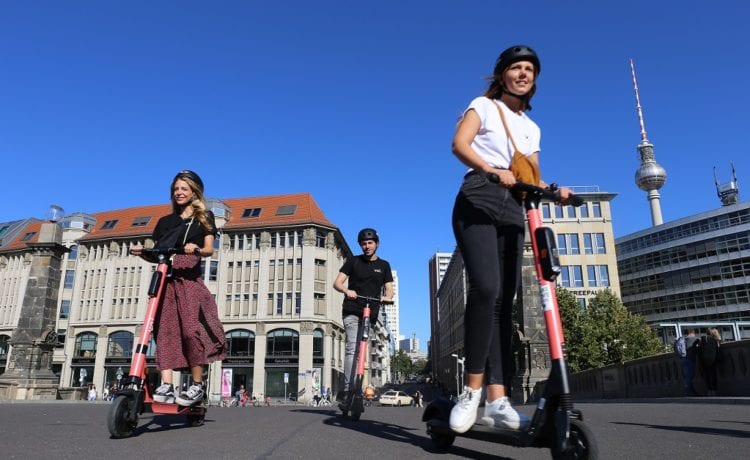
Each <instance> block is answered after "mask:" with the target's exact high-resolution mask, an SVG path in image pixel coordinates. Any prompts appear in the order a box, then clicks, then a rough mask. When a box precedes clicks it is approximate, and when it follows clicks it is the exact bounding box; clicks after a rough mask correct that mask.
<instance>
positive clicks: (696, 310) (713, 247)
mask: <svg viewBox="0 0 750 460" xmlns="http://www.w3.org/2000/svg"><path fill="white" fill-rule="evenodd" d="M615 245H616V251H617V264H618V267H619V272H620V290H621V295H622V300H623V302H624V304H625V305H626V306H627V307H628V309H629V310H630V311H632V312H634V313H638V314H640V315H642V316H643V317H644V318H645V319H646V321H647V322H648V323H649V324H651V325H653V326H655V327H656V328H657V329H659V330H660V332H661V334H662V336H663V338H664V340H665V341H669V340H671V339H672V338H673V337H674V335H675V333H676V332H677V331H679V330H681V329H684V326H688V325H690V326H692V327H697V328H698V329H703V331H704V332H705V329H706V328H708V327H718V328H719V329H721V330H722V334H723V335H724V337H725V338H727V339H738V338H750V202H744V203H735V204H731V205H728V206H723V207H721V208H719V209H716V210H713V211H708V212H704V213H700V214H696V215H693V216H689V217H685V218H682V219H678V220H675V221H672V222H667V223H665V224H662V225H657V226H655V227H651V228H648V229H645V230H641V231H638V232H635V233H632V234H630V235H627V236H624V237H621V238H618V239H617V240H616V242H615ZM668 343H669V342H668Z"/></svg>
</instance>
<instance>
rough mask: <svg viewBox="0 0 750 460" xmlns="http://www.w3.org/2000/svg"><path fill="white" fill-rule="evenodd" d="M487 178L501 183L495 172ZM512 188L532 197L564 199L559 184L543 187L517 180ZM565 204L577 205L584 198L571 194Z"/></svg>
mask: <svg viewBox="0 0 750 460" xmlns="http://www.w3.org/2000/svg"><path fill="white" fill-rule="evenodd" d="M487 178H488V179H489V180H490V182H494V183H496V184H499V183H500V178H499V177H498V176H497V174H495V173H490V174H488V175H487ZM511 190H513V191H514V192H526V194H528V195H531V196H532V197H534V198H537V199H543V198H545V199H548V200H551V201H555V202H560V201H562V197H561V196H560V190H559V189H558V188H557V184H552V185H550V187H549V188H542V187H538V186H536V185H531V184H525V183H523V182H516V183H515V184H514V185H513V187H511ZM565 204H567V205H570V206H576V207H577V206H580V205H582V204H583V198H581V197H580V196H578V195H574V194H571V195H569V196H568V201H567V202H566V203H565Z"/></svg>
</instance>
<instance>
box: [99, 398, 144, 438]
mask: <svg viewBox="0 0 750 460" xmlns="http://www.w3.org/2000/svg"><path fill="white" fill-rule="evenodd" d="M129 415H130V398H128V397H127V396H125V395H120V396H118V397H117V398H115V400H114V402H113V403H112V405H111V406H110V408H109V414H108V416H107V428H108V429H109V434H111V435H112V437H113V438H127V437H128V436H130V435H132V434H133V431H134V430H135V428H136V426H138V417H137V416H136V417H135V421H132V420H129Z"/></svg>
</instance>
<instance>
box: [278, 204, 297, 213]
mask: <svg viewBox="0 0 750 460" xmlns="http://www.w3.org/2000/svg"><path fill="white" fill-rule="evenodd" d="M295 212H297V205H296V204H286V205H283V206H279V207H278V208H277V209H276V215H277V216H291V215H294V213H295Z"/></svg>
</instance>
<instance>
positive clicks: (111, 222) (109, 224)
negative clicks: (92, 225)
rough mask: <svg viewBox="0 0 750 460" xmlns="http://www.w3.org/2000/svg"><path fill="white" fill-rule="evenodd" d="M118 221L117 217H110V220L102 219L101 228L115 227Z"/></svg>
mask: <svg viewBox="0 0 750 460" xmlns="http://www.w3.org/2000/svg"><path fill="white" fill-rule="evenodd" d="M118 222H119V220H118V219H112V220H107V221H104V224H102V227H101V230H107V229H110V228H115V225H117V223H118Z"/></svg>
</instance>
